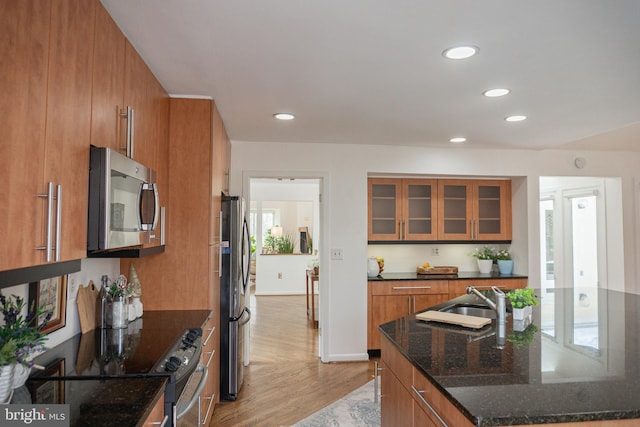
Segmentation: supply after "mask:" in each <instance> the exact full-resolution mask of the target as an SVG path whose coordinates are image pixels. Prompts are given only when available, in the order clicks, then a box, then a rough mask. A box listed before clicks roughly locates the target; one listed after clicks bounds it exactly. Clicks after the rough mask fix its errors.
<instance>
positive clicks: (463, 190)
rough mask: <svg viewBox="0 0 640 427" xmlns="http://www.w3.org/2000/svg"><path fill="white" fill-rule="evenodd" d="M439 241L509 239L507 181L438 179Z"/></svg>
mask: <svg viewBox="0 0 640 427" xmlns="http://www.w3.org/2000/svg"><path fill="white" fill-rule="evenodd" d="M438 192H439V196H440V197H439V202H440V203H439V206H438V218H439V222H438V239H439V240H511V181H508V180H439V181H438Z"/></svg>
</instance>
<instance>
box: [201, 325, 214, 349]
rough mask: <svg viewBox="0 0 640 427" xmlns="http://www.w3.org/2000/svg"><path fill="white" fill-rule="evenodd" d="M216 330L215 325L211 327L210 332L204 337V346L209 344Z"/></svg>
mask: <svg viewBox="0 0 640 427" xmlns="http://www.w3.org/2000/svg"><path fill="white" fill-rule="evenodd" d="M215 330H216V328H215V327H213V328H211V329H209V333H208V334H207V337H206V338H205V339H204V342H203V343H202V345H203V346H205V345H207V343H208V342H209V339H210V338H211V335H213V331H215Z"/></svg>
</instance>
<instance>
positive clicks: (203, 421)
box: [201, 394, 216, 426]
mask: <svg viewBox="0 0 640 427" xmlns="http://www.w3.org/2000/svg"><path fill="white" fill-rule="evenodd" d="M215 396H216V395H215V394H212V395H211V396H205V397H204V400H208V401H209V404H208V405H207V412H205V414H204V418H203V419H202V423H201V425H203V426H205V425H207V420H208V419H209V411H211V405H213V402H214V397H215Z"/></svg>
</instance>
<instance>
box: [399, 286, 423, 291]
mask: <svg viewBox="0 0 640 427" xmlns="http://www.w3.org/2000/svg"><path fill="white" fill-rule="evenodd" d="M404 289H431V286H394V287H393V290H394V291H401V290H404Z"/></svg>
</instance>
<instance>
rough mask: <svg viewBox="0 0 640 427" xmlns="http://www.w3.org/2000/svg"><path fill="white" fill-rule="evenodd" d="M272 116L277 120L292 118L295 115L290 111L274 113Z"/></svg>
mask: <svg viewBox="0 0 640 427" xmlns="http://www.w3.org/2000/svg"><path fill="white" fill-rule="evenodd" d="M273 117H275V118H276V119H278V120H293V119H295V118H296V116H294V115H293V114H291V113H276V114H274V115H273Z"/></svg>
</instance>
